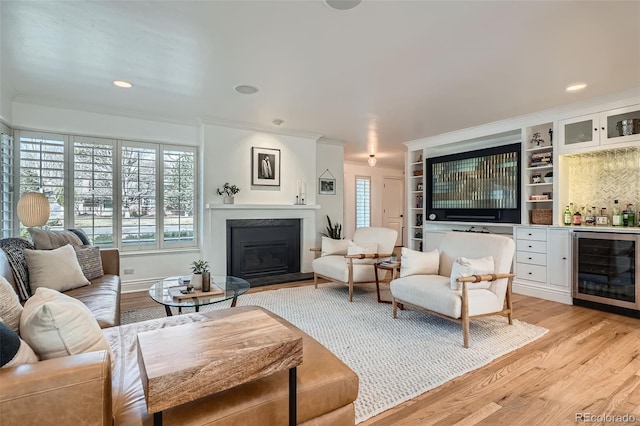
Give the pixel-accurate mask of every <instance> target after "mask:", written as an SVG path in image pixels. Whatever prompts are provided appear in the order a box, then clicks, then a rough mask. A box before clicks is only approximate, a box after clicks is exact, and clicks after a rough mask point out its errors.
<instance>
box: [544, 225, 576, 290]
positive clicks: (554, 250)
mask: <svg viewBox="0 0 640 426" xmlns="http://www.w3.org/2000/svg"><path fill="white" fill-rule="evenodd" d="M548 243H549V245H548V247H549V250H548V251H547V253H548V258H547V268H548V272H549V284H551V285H552V286H554V287H557V288H560V289H562V290H564V291H568V292H571V231H569V230H567V229H549V231H548Z"/></svg>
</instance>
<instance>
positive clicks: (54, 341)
mask: <svg viewBox="0 0 640 426" xmlns="http://www.w3.org/2000/svg"><path fill="white" fill-rule="evenodd" d="M20 334H21V336H22V337H23V338H24V340H25V341H26V342H27V343H28V344H29V345H30V346H31V347H32V348H33V349H34V350H35V352H36V353H37V354H38V356H39V357H40V358H41V359H51V358H59V357H63V356H67V355H75V354H80V353H86V352H91V351H99V350H103V349H104V350H107V351H108V350H109V344H108V343H107V341H106V340H105V338H104V336H103V335H102V332H101V331H100V326H99V325H98V322H97V321H96V320H95V318H94V317H93V314H92V313H91V311H90V310H89V308H87V307H86V306H85V305H84V304H83V303H82V302H80V301H79V300H76V299H74V298H73V297H70V296H67V295H65V294H62V293H59V292H57V291H55V290H51V289H48V288H39V289H37V290H36V293H35V294H34V295H33V296H31V297H30V298H29V300H27V303H25V305H24V311H23V312H22V315H21V317H20Z"/></svg>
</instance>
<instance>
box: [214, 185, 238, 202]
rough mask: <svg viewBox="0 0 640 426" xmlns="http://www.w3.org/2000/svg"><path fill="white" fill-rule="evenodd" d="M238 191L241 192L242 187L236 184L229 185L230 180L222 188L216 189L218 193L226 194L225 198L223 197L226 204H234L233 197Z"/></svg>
mask: <svg viewBox="0 0 640 426" xmlns="http://www.w3.org/2000/svg"><path fill="white" fill-rule="evenodd" d="M238 192H240V188H238V187H237V186H236V185H229V182H225V183H224V186H223V187H222V189H220V188H217V189H216V194H218V195H223V196H224V198H223V199H222V202H223V203H224V204H233V201H234V198H233V197H234V196H235V195H236V194H237V193H238Z"/></svg>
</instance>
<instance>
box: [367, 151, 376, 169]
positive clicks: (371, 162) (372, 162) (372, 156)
mask: <svg viewBox="0 0 640 426" xmlns="http://www.w3.org/2000/svg"><path fill="white" fill-rule="evenodd" d="M377 162H378V160H377V159H376V155H375V154H369V159H368V160H367V163H369V165H370V166H371V167H375V165H376V163H377Z"/></svg>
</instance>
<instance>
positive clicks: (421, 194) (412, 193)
mask: <svg viewBox="0 0 640 426" xmlns="http://www.w3.org/2000/svg"><path fill="white" fill-rule="evenodd" d="M407 155H408V158H407V188H408V190H409V197H407V198H408V200H409V210H408V211H409V248H411V249H413V250H419V251H422V241H423V230H424V226H423V222H424V202H425V191H424V189H425V188H424V162H423V158H422V150H421V149H420V150H417V151H409V152H408V154H407Z"/></svg>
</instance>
